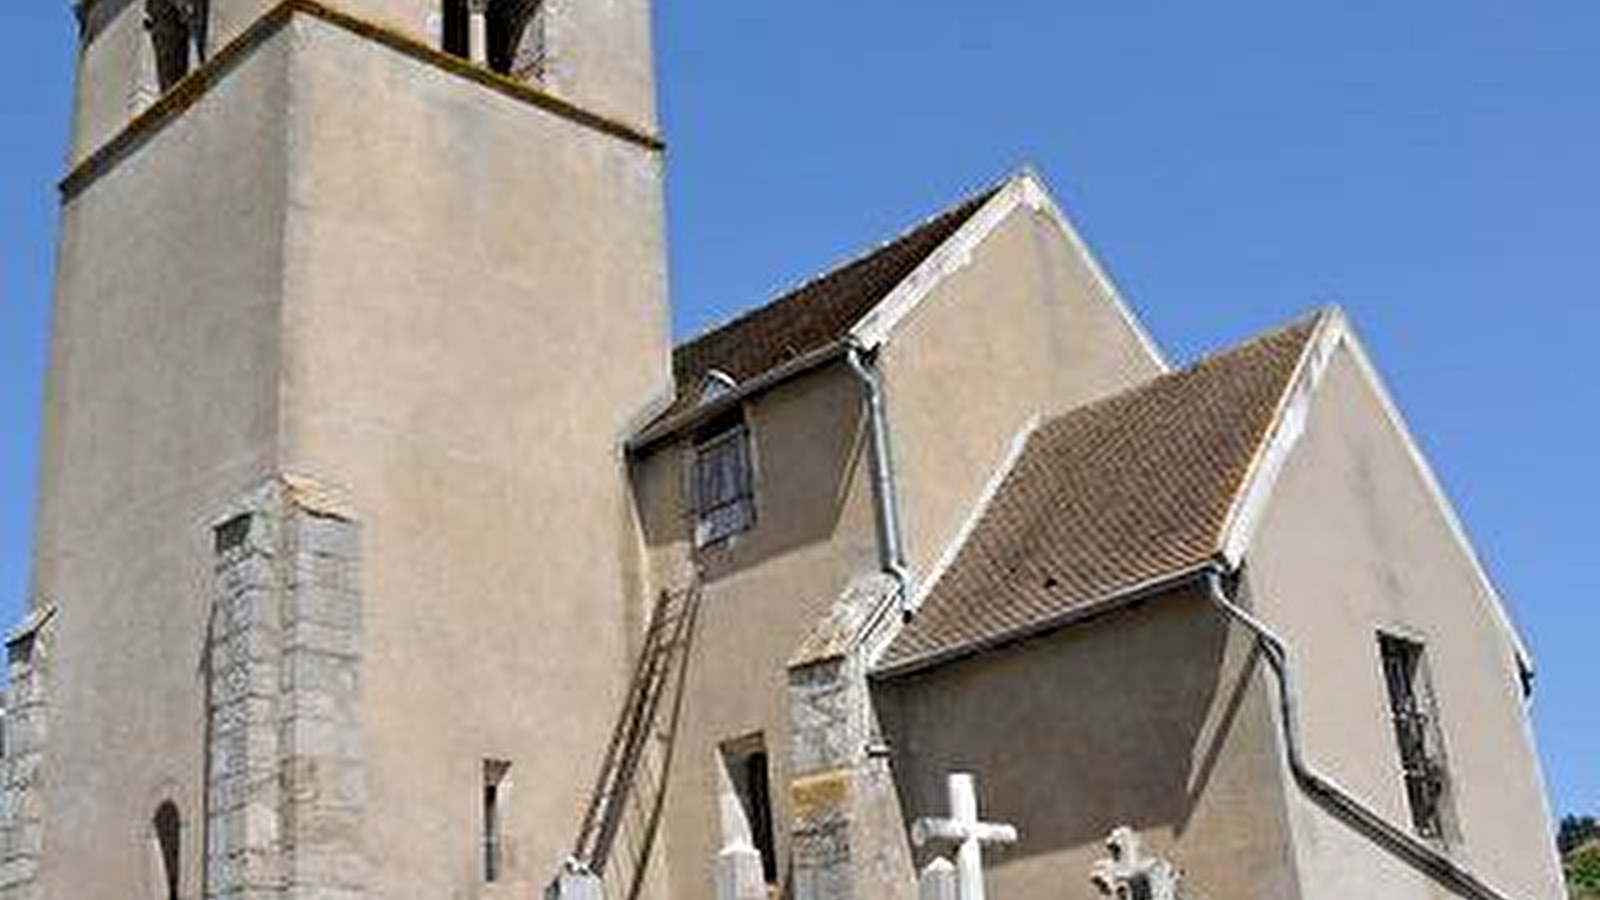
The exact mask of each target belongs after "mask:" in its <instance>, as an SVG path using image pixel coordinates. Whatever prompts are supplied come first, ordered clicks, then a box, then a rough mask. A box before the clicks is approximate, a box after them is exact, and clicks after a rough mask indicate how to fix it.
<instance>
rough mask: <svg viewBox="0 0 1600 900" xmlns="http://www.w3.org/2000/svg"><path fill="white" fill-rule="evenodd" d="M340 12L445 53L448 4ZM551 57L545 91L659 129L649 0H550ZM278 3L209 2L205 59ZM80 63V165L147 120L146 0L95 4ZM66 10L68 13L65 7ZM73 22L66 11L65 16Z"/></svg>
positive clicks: (76, 144) (370, 2) (407, 3)
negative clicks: (143, 93) (138, 119)
mask: <svg viewBox="0 0 1600 900" xmlns="http://www.w3.org/2000/svg"><path fill="white" fill-rule="evenodd" d="M319 2H323V3H324V5H326V6H329V7H331V8H333V9H334V10H337V11H339V12H343V13H347V14H350V15H352V16H355V17H357V18H360V19H363V20H366V21H368V22H371V23H372V24H375V25H378V26H380V27H382V28H385V29H388V30H390V31H393V32H396V33H399V34H402V35H405V36H406V37H409V38H410V39H412V40H415V41H417V42H419V43H421V44H424V45H426V46H429V47H435V48H437V47H438V46H439V41H440V37H439V28H440V10H441V9H442V2H443V0H319ZM546 2H547V5H548V6H549V9H548V10H547V12H546V13H545V15H546V18H547V22H548V27H547V30H546V35H547V46H548V48H549V53H550V58H549V61H548V65H547V71H546V74H545V78H544V79H543V81H542V82H541V83H540V87H542V88H543V89H545V90H548V91H549V92H550V93H553V94H555V95H556V96H559V97H561V98H563V99H565V100H568V101H571V102H573V103H575V104H577V105H578V106H580V107H583V108H585V109H588V110H590V111H592V112H595V113H599V114H600V115H602V116H606V117H609V118H613V119H615V120H617V121H620V122H622V123H625V124H627V125H629V126H631V127H633V128H635V129H637V130H640V131H643V132H645V133H654V132H655V131H656V129H657V128H658V121H657V116H656V98H655V80H654V68H653V67H654V56H653V49H652V46H651V21H650V10H651V7H650V0H605V2H587V0H546ZM276 5H277V0H210V21H209V26H208V29H209V30H208V40H207V44H208V48H207V49H208V52H209V53H211V54H215V53H216V52H217V51H218V50H220V49H221V48H223V47H225V46H227V45H228V44H229V43H231V42H232V41H234V40H235V39H237V38H238V37H239V36H240V35H241V34H243V33H244V32H245V30H246V29H248V28H249V27H250V26H251V25H252V24H253V23H255V22H256V21H257V20H258V19H259V18H260V17H261V16H262V15H263V14H264V13H266V12H267V11H268V10H270V9H272V8H273V7H274V6H276ZM88 6H89V8H90V9H91V10H92V12H91V14H90V15H89V16H88V19H87V20H88V21H89V22H90V23H91V27H90V28H89V29H88V30H87V31H86V32H85V37H86V40H85V41H84V44H83V48H82V51H81V54H80V66H79V73H78V99H77V104H76V107H75V112H74V128H73V133H74V137H73V141H72V151H71V157H72V159H73V160H74V161H78V160H82V159H83V158H84V157H86V156H88V155H89V154H90V153H93V152H94V151H95V150H96V149H98V148H99V147H101V146H102V145H103V144H104V143H105V142H106V141H107V140H108V139H110V138H111V137H112V136H114V135H115V134H117V133H118V132H119V131H121V130H122V128H123V127H124V126H125V125H127V124H128V123H129V122H130V121H131V120H132V119H133V117H134V116H135V115H136V114H137V113H138V112H139V111H140V109H141V108H142V104H136V103H134V102H133V99H134V96H135V94H136V93H137V92H138V90H139V87H140V82H141V79H142V80H144V81H145V82H151V83H150V84H149V85H148V87H150V88H153V87H154V85H153V82H152V79H153V75H154V64H153V61H152V60H153V56H152V50H151V44H150V39H149V36H148V34H147V32H146V30H145V28H144V25H143V23H144V19H145V11H144V10H145V0H89V2H88ZM63 7H65V4H64V3H63ZM67 14H68V13H67V12H66V10H65V9H64V8H63V11H62V15H67Z"/></svg>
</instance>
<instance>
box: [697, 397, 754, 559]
mask: <svg viewBox="0 0 1600 900" xmlns="http://www.w3.org/2000/svg"><path fill="white" fill-rule="evenodd" d="M692 488H693V491H692V493H693V501H694V518H695V544H696V546H700V547H705V546H709V545H711V544H715V543H717V542H719V541H722V540H726V539H727V538H730V537H732V536H734V535H736V534H738V533H740V532H742V531H747V530H749V529H750V528H751V526H753V525H754V524H755V520H756V504H755V476H754V467H753V465H752V459H751V448H750V429H749V428H748V427H747V426H746V425H745V423H744V421H743V419H742V418H739V419H737V420H733V421H730V422H726V423H722V425H721V427H719V428H717V429H714V430H712V431H711V432H710V437H708V438H705V439H703V440H701V441H700V442H699V443H697V444H696V445H695V450H694V478H693V485H692Z"/></svg>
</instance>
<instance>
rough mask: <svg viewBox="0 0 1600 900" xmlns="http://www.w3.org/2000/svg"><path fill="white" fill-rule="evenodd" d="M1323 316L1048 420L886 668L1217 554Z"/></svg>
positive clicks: (1002, 634) (1004, 636)
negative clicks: (1226, 528) (1255, 460)
mask: <svg viewBox="0 0 1600 900" xmlns="http://www.w3.org/2000/svg"><path fill="white" fill-rule="evenodd" d="M1320 322H1321V317H1320V316H1319V317H1315V318H1312V319H1309V320H1306V321H1304V322H1301V323H1298V324H1296V325H1293V326H1291V327H1288V328H1286V329H1283V330H1281V331H1278V332H1275V333H1273V334H1269V335H1267V336H1265V337H1261V338H1257V339H1256V340H1253V341H1251V342H1249V343H1247V344H1243V345H1241V346H1239V347H1237V348H1234V349H1232V350H1229V351H1227V352H1225V353H1221V354H1218V355H1216V356H1212V357H1209V358H1207V359H1205V360H1202V361H1201V362H1199V363H1196V364H1195V365H1193V366H1191V367H1189V368H1187V369H1184V370H1181V371H1178V372H1173V373H1170V374H1166V375H1162V376H1159V377H1157V378H1155V379H1153V380H1151V381H1149V382H1146V383H1145V384H1143V385H1141V386H1138V387H1135V388H1132V389H1130V390H1128V391H1126V392H1124V393H1121V394H1118V395H1115V396H1113V397H1110V398H1107V399H1105V400H1101V401H1098V402H1096V403H1093V404H1090V405H1088V406H1084V407H1081V408H1079V409H1077V410H1074V411H1071V412H1068V413H1066V414H1064V415H1062V416H1060V417H1059V418H1056V419H1053V420H1051V421H1049V422H1047V423H1045V424H1044V425H1042V426H1040V428H1039V429H1038V430H1037V431H1036V432H1035V433H1034V434H1033V435H1032V436H1031V437H1030V438H1029V439H1028V442H1027V444H1026V445H1025V447H1024V448H1023V451H1022V453H1021V455H1020V457H1019V458H1018V460H1017V462H1016V465H1015V466H1014V467H1013V469H1012V470H1011V472H1010V473H1009V474H1008V475H1007V476H1006V477H1005V479H1004V480H1003V481H1002V483H1001V486H1000V488H999V489H998V491H997V492H996V493H995V495H994V498H993V500H992V501H991V502H990V504H989V506H988V508H987V509H986V510H985V511H984V512H983V514H982V517H981V518H980V520H979V522H978V524H977V525H976V527H975V528H974V529H973V531H972V533H971V535H970V536H969V537H968V539H967V540H966V543H965V544H964V545H963V546H962V547H961V548H960V549H959V550H958V551H957V554H956V557H955V559H954V561H953V562H952V563H951V565H950V567H949V568H948V569H947V570H946V571H945V572H944V574H943V575H942V576H941V577H940V578H939V581H938V583H937V584H936V585H935V586H934V588H933V590H932V592H931V593H930V594H929V596H928V598H927V600H926V602H925V604H924V605H923V607H922V609H921V611H920V612H919V614H918V615H917V617H916V618H915V619H914V620H912V622H910V623H909V624H908V625H907V626H906V628H905V629H904V630H903V631H902V632H901V633H900V635H899V636H898V637H897V638H896V640H895V642H894V643H893V644H892V645H891V646H890V648H889V650H888V652H887V653H886V654H885V656H884V658H883V660H882V662H881V668H883V669H904V668H906V667H909V666H915V665H917V664H919V663H923V662H927V661H932V660H935V659H940V658H944V657H946V656H949V655H952V654H960V653H964V652H968V651H970V650H972V649H976V648H978V647H982V646H986V645H989V644H993V643H996V642H1001V641H1004V640H1009V639H1012V638H1014V637H1016V636H1019V635H1022V634H1026V633H1029V632H1030V630H1034V629H1043V628H1048V627H1050V626H1051V625H1052V624H1057V623H1060V622H1062V621H1065V620H1068V619H1070V618H1071V617H1072V616H1073V615H1074V614H1076V613H1080V612H1082V611H1083V610H1084V609H1086V608H1088V607H1090V606H1092V605H1093V604H1095V603H1097V602H1099V601H1105V600H1110V599H1114V598H1117V597H1119V596H1122V595H1124V594H1127V593H1129V592H1131V591H1133V590H1136V589H1137V588H1139V587H1140V586H1143V585H1148V584H1151V583H1154V582H1158V581H1160V580H1161V579H1163V578H1168V577H1173V576H1178V575H1181V574H1183V573H1184V572H1186V571H1189V570H1192V569H1196V568H1198V567H1200V566H1202V565H1204V564H1205V563H1206V562H1207V561H1209V560H1211V559H1213V558H1214V557H1215V556H1216V555H1217V554H1218V553H1219V552H1220V551H1221V542H1222V539H1223V534H1222V532H1223V528H1224V527H1225V524H1226V522H1225V520H1226V518H1227V516H1228V514H1229V511H1230V510H1231V508H1232V506H1233V503H1234V500H1235V498H1236V497H1237V496H1238V495H1239V493H1240V492H1241V491H1242V489H1243V487H1244V482H1245V480H1246V478H1247V476H1248V474H1249V471H1250V469H1251V466H1252V463H1253V461H1254V459H1255V457H1256V454H1257V452H1258V450H1259V449H1260V448H1261V447H1262V445H1263V444H1264V443H1265V441H1266V440H1267V438H1268V436H1269V435H1270V433H1271V431H1272V426H1273V423H1274V422H1275V421H1276V418H1277V414H1278V410H1279V407H1280V405H1281V403H1282V401H1283V399H1284V397H1285V394H1286V393H1287V391H1288V389H1289V387H1290V383H1291V381H1292V380H1293V377H1294V373H1295V371H1296V369H1297V367H1298V364H1299V361H1300V359H1301V357H1302V355H1303V354H1304V351H1305V350H1306V347H1307V345H1308V343H1309V342H1310V341H1311V339H1312V337H1313V335H1314V334H1315V332H1316V330H1317V326H1318V324H1319V323H1320Z"/></svg>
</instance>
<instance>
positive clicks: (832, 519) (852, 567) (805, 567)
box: [633, 364, 877, 897]
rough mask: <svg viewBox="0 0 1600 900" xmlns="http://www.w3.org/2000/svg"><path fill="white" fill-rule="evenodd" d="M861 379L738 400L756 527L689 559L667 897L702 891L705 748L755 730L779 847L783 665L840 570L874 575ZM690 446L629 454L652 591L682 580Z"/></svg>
mask: <svg viewBox="0 0 1600 900" xmlns="http://www.w3.org/2000/svg"><path fill="white" fill-rule="evenodd" d="M862 410H863V407H862V403H861V387H860V384H859V382H857V381H856V379H855V378H854V376H853V375H851V374H850V372H849V371H848V370H847V369H846V368H845V367H844V366H843V365H842V364H834V365H832V366H829V367H827V368H825V369H822V370H818V371H815V372H812V373H810V374H808V375H806V376H804V377H802V378H798V379H795V380H793V381H790V382H788V383H786V384H784V385H781V386H779V387H778V388H775V389H774V390H772V391H769V392H767V393H764V394H762V395H760V396H758V397H756V398H754V399H753V400H752V401H751V402H750V403H749V404H748V405H747V407H746V413H745V414H746V422H747V424H748V426H749V428H750V431H751V434H752V441H753V447H754V456H755V466H756V482H755V496H756V523H755V526H754V527H753V528H752V529H750V530H749V531H747V532H744V533H743V534H741V535H738V536H736V537H734V538H732V539H731V540H729V541H728V542H726V543H723V544H719V545H717V546H715V547H713V548H708V549H707V550H704V551H702V552H701V553H700V554H699V559H700V561H701V563H702V565H703V567H704V570H705V573H706V579H707V582H706V587H705V590H704V593H703V599H702V603H701V613H700V616H701V618H700V623H699V634H698V637H697V640H696V648H695V653H694V664H693V667H692V668H691V670H690V675H689V684H688V690H689V695H688V702H687V705H686V708H685V710H684V719H683V722H682V726H681V731H680V736H679V743H678V755H677V758H676V760H675V762H674V767H675V774H674V777H673V787H672V792H671V799H670V801H669V804H668V811H667V819H666V826H665V829H664V832H665V835H664V840H665V844H666V850H667V855H666V857H665V859H666V861H667V864H668V869H669V873H670V879H669V886H670V888H671V891H672V896H674V897H709V896H711V893H712V883H711V861H712V859H713V857H714V856H715V854H716V852H717V851H718V850H719V849H721V846H722V843H721V833H720V830H719V822H718V817H717V805H716V800H717V793H716V791H717V779H716V773H717V768H716V767H717V766H718V765H720V763H719V761H718V757H717V747H718V744H719V743H720V742H724V741H728V740H732V739H736V738H740V737H743V736H746V735H750V734H753V733H756V732H760V733H762V734H763V735H764V738H765V743H766V750H767V753H768V757H769V760H770V764H771V767H772V768H771V772H772V801H773V811H774V825H775V826H776V830H777V842H778V849H779V854H778V857H779V859H780V860H784V859H785V858H786V856H787V847H788V832H789V822H788V817H787V815H786V814H785V804H784V801H785V799H786V797H787V793H788V792H787V785H788V783H789V776H788V772H789V765H788V764H789V737H788V736H789V711H788V693H787V680H786V670H785V665H786V663H787V661H788V660H789V658H790V656H791V655H793V653H794V652H795V650H796V649H797V648H798V646H799V645H800V642H801V640H802V639H803V638H804V637H805V635H806V634H807V633H808V632H809V631H810V629H811V628H812V626H813V625H815V624H816V623H817V622H818V621H819V620H820V619H821V618H822V617H823V616H824V615H826V614H827V612H828V610H829V608H830V607H831V606H832V604H833V602H834V600H835V598H837V597H838V596H839V594H840V593H841V592H843V591H844V589H845V587H846V586H847V585H848V584H849V582H850V580H851V578H852V577H854V576H856V575H858V574H861V573H865V572H871V571H875V570H876V568H877V544H876V537H875V531H874V522H873V506H872V491H871V487H870V484H869V481H868V479H867V472H866V469H865V462H864V461H865V459H866V452H865V433H864V427H863V426H864V419H863V415H862ZM691 458H692V452H691V444H690V443H689V442H688V441H686V440H680V441H677V442H674V443H669V444H665V445H659V446H657V447H655V448H653V449H652V450H651V452H650V453H648V454H647V455H644V456H642V457H640V458H638V459H636V460H635V461H634V465H633V487H634V498H635V503H636V504H637V508H638V510H639V519H640V521H641V523H642V525H643V530H644V535H645V541H646V545H647V552H648V555H649V563H648V571H649V573H650V577H649V587H648V593H647V596H649V597H651V598H653V597H654V596H655V594H656V592H658V591H660V590H662V589H670V588H678V587H681V586H682V585H683V584H684V583H685V582H686V580H687V577H688V576H687V574H686V562H687V561H688V559H689V558H690V556H691V554H692V553H693V549H692V548H693V543H692V534H693V532H692V521H691V518H690V503H689V499H688V495H687V487H688V482H689V471H690V469H689V467H690V464H691Z"/></svg>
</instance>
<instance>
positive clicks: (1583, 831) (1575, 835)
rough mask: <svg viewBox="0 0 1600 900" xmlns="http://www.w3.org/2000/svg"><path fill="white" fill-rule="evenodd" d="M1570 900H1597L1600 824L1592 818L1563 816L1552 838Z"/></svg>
mask: <svg viewBox="0 0 1600 900" xmlns="http://www.w3.org/2000/svg"><path fill="white" fill-rule="evenodd" d="M1556 844H1557V846H1559V847H1560V848H1561V856H1562V859H1563V862H1564V864H1565V866H1566V871H1567V889H1568V890H1569V891H1571V892H1572V900H1600V823H1597V822H1596V821H1595V819H1594V817H1593V816H1582V817H1580V816H1567V817H1566V818H1564V819H1562V820H1561V831H1560V833H1559V834H1558V835H1557V837H1556Z"/></svg>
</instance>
